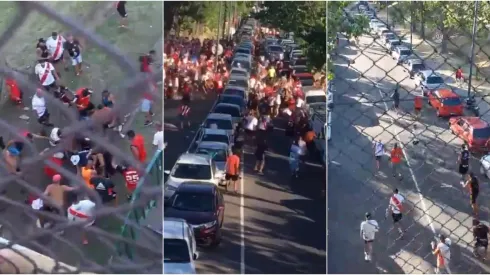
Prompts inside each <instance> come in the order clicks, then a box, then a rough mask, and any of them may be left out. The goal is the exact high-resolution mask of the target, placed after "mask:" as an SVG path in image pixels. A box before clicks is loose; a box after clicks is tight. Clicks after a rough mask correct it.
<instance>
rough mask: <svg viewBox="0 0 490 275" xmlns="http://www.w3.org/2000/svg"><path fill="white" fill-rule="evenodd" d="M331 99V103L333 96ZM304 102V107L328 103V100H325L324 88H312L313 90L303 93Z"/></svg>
mask: <svg viewBox="0 0 490 275" xmlns="http://www.w3.org/2000/svg"><path fill="white" fill-rule="evenodd" d="M330 95H331V94H330ZM331 100H332V103H333V98H332V99H331ZM305 103H306V107H307V108H309V107H310V106H313V105H318V104H322V105H325V103H327V104H328V103H330V102H327V94H326V93H325V90H322V89H314V90H309V91H307V92H306V93H305Z"/></svg>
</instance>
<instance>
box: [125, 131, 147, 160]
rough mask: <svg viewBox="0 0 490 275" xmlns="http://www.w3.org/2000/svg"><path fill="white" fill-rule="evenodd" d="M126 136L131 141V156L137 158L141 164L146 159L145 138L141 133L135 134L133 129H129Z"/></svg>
mask: <svg viewBox="0 0 490 275" xmlns="http://www.w3.org/2000/svg"><path fill="white" fill-rule="evenodd" d="M127 135H128V138H129V140H130V141H131V145H130V146H129V147H130V149H131V153H133V157H134V158H135V159H137V160H139V161H140V162H141V163H142V164H143V163H145V161H146V149H145V138H144V137H143V136H142V135H141V134H136V133H135V132H134V131H133V130H129V131H128V133H127Z"/></svg>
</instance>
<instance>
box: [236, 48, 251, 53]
mask: <svg viewBox="0 0 490 275" xmlns="http://www.w3.org/2000/svg"><path fill="white" fill-rule="evenodd" d="M236 52H237V53H244V54H250V50H248V49H244V48H241V49H237V50H236Z"/></svg>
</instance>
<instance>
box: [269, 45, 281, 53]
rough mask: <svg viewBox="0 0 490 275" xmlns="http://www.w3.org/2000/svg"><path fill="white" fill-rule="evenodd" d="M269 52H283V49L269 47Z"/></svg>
mask: <svg viewBox="0 0 490 275" xmlns="http://www.w3.org/2000/svg"><path fill="white" fill-rule="evenodd" d="M269 51H271V52H283V49H282V47H280V46H270V47H269Z"/></svg>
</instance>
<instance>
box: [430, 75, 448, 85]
mask: <svg viewBox="0 0 490 275" xmlns="http://www.w3.org/2000/svg"><path fill="white" fill-rule="evenodd" d="M443 83H444V80H442V77H440V76H430V77H429V78H427V84H443Z"/></svg>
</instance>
